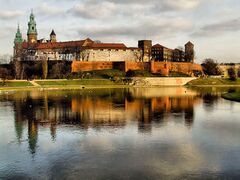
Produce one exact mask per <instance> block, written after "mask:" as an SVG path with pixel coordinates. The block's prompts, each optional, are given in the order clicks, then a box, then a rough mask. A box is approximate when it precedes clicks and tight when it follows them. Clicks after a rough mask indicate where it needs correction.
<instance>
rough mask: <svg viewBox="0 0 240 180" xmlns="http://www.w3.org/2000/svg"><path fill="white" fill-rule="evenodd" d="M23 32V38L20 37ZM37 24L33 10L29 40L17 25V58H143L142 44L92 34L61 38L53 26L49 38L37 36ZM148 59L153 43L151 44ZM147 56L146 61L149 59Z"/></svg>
mask: <svg viewBox="0 0 240 180" xmlns="http://www.w3.org/2000/svg"><path fill="white" fill-rule="evenodd" d="M20 36H21V38H20ZM37 37H38V33H37V27H36V21H35V16H34V14H33V12H31V14H30V20H29V22H28V31H27V41H23V40H22V35H21V32H20V29H19V28H18V29H17V33H16V38H15V41H14V58H15V59H17V58H18V59H19V58H20V59H21V61H39V60H44V59H45V60H67V61H74V60H77V61H114V62H123V61H142V59H143V57H142V51H141V48H137V47H136V48H132V47H127V46H126V45H125V44H122V43H101V42H97V41H93V40H91V39H89V38H87V39H84V40H78V41H66V42H58V41H57V38H56V33H55V31H54V30H52V32H51V33H50V39H49V40H45V39H40V40H38V39H37ZM148 49H149V50H148V51H149V52H148V57H147V58H148V61H149V58H150V52H151V51H150V50H151V45H150V46H149V48H148ZM20 52H21V53H20ZM147 58H145V61H147Z"/></svg>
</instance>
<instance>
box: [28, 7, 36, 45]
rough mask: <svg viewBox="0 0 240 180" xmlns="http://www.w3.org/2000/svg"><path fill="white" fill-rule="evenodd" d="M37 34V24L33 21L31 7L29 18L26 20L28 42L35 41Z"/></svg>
mask: <svg viewBox="0 0 240 180" xmlns="http://www.w3.org/2000/svg"><path fill="white" fill-rule="evenodd" d="M37 35H38V33H37V24H36V21H35V17H34V14H33V10H32V9H31V14H30V20H29V22H28V31H27V36H28V42H29V43H36V42H37Z"/></svg>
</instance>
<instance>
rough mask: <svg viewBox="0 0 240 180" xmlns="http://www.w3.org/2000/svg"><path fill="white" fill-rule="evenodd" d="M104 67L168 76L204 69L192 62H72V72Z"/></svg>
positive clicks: (102, 68) (189, 73) (190, 73)
mask: <svg viewBox="0 0 240 180" xmlns="http://www.w3.org/2000/svg"><path fill="white" fill-rule="evenodd" d="M104 69H119V70H121V71H124V72H127V71H129V70H146V71H150V72H151V73H153V74H160V75H163V76H168V75H169V73H170V72H171V71H175V72H181V73H184V74H188V75H192V74H193V72H194V71H202V67H201V65H199V64H194V63H190V62H154V61H151V62H133V61H126V62H108V61H101V62H99V61H97V62H86V61H85V62H84V61H73V62H72V72H80V71H92V70H104Z"/></svg>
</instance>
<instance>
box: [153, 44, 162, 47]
mask: <svg viewBox="0 0 240 180" xmlns="http://www.w3.org/2000/svg"><path fill="white" fill-rule="evenodd" d="M152 47H153V48H164V46H162V45H161V44H155V45H154V46H152Z"/></svg>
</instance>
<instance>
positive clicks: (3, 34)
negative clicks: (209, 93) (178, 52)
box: [0, 0, 240, 63]
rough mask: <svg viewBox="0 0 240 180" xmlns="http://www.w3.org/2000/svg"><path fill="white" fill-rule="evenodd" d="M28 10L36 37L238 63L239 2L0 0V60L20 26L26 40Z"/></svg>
mask: <svg viewBox="0 0 240 180" xmlns="http://www.w3.org/2000/svg"><path fill="white" fill-rule="evenodd" d="M31 9H33V12H34V14H35V18H36V22H37V30H38V38H39V39H41V38H46V39H49V34H50V33H51V30H52V29H54V30H55V33H56V34H57V39H58V41H68V40H79V39H85V38H87V37H89V38H91V39H93V40H100V41H102V42H114V43H118V42H121V43H125V44H126V45H127V46H130V47H136V46H137V43H138V40H142V39H150V40H152V41H153V44H156V43H159V44H162V45H164V46H166V47H169V48H172V49H174V48H176V47H180V46H184V44H185V43H186V42H188V41H191V42H193V43H194V45H195V52H196V62H197V63H201V62H202V61H203V60H204V59H206V58H213V59H215V60H217V62H219V63H220V62H225V63H228V62H235V63H240V53H238V52H239V50H240V41H239V39H240V38H239V37H240V11H239V9H240V1H239V0H7V1H6V0H0V59H1V56H3V55H6V54H9V55H12V52H13V41H14V36H15V33H16V29H17V24H18V23H19V25H20V29H21V32H22V34H23V38H24V39H26V38H27V37H26V36H27V35H26V33H27V23H28V21H29V15H30V12H31Z"/></svg>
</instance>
